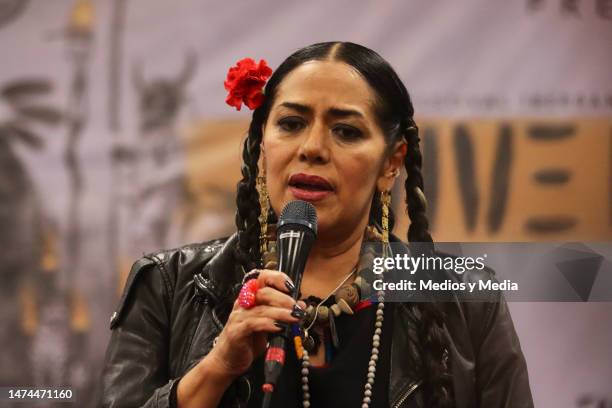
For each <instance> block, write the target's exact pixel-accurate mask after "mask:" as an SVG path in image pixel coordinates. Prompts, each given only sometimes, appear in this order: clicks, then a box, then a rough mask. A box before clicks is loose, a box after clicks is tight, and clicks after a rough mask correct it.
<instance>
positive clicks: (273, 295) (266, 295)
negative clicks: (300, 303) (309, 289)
mask: <svg viewBox="0 0 612 408" xmlns="http://www.w3.org/2000/svg"><path fill="white" fill-rule="evenodd" d="M255 304H257V305H269V306H277V307H283V308H285V309H291V308H293V305H295V300H293V298H292V297H291V296H289V295H287V294H286V293H283V292H280V291H278V290H277V289H275V288H272V287H268V286H266V287H264V288H261V289H259V290H258V291H257V293H255Z"/></svg>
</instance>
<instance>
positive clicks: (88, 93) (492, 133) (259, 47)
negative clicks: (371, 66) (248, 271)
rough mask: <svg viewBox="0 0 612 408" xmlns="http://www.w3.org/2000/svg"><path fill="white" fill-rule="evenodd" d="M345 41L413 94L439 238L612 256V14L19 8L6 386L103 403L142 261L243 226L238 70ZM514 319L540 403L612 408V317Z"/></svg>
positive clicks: (10, 8)
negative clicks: (581, 244)
mask: <svg viewBox="0 0 612 408" xmlns="http://www.w3.org/2000/svg"><path fill="white" fill-rule="evenodd" d="M329 40H347V41H353V42H358V43H362V44H364V45H366V46H369V47H371V48H373V49H375V50H377V51H378V52H380V53H381V54H382V55H383V56H384V57H385V58H386V59H387V60H389V61H390V62H391V64H392V65H393V66H394V67H395V68H396V70H397V71H398V73H399V74H400V76H401V77H402V79H403V80H404V81H405V83H406V84H407V87H408V89H409V91H410V92H411V95H412V97H413V101H414V104H415V108H416V111H417V123H418V124H419V127H420V129H421V135H422V139H423V151H424V166H425V167H424V171H425V180H426V194H427V195H428V197H429V200H430V207H429V216H430V218H431V221H432V226H433V228H432V232H433V236H434V239H435V240H437V241H475V242H487V241H499V242H504V241H608V242H611V245H612V52H610V50H612V3H611V2H610V1H606V0H590V1H561V0H548V1H545V0H539V1H538V0H521V1H518V0H517V1H513V2H507V1H502V0H495V1H488V0H467V1H462V2H450V1H443V2H429V1H425V0H413V1H399V0H397V1H391V0H389V1H380V2H365V1H349V0H338V1H333V2H327V1H309V2H280V1H272V0H266V1H258V2H253V1H251V2H249V1H234V2H222V3H219V2H214V1H201V0H180V1H173V2H168V1H163V0H104V1H102V0H97V1H89V0H53V1H45V0H29V1H28V0H1V1H0V245H1V246H0V248H2V251H0V265H2V266H1V268H0V277H1V279H2V280H1V282H2V283H1V286H0V317H1V319H0V321H1V322H2V323H1V324H2V329H1V330H0V339H1V344H2V349H1V350H0V386H9V385H59V384H64V385H65V384H69V385H70V386H71V387H73V389H74V390H75V393H76V395H77V400H78V406H91V405H92V404H93V397H94V395H95V392H96V382H97V378H98V375H99V370H100V364H101V360H102V357H103V354H104V350H105V346H106V342H107V340H108V336H109V334H110V333H109V330H108V320H109V317H110V314H111V312H112V310H113V308H114V306H115V304H116V301H117V299H118V296H119V294H120V292H121V289H122V285H123V282H124V280H125V277H126V273H127V271H128V270H129V267H130V265H131V263H132V262H133V261H134V260H135V259H136V258H137V257H138V256H140V255H141V254H142V253H143V252H147V251H151V250H155V249H158V248H163V247H172V246H177V245H181V244H184V243H188V242H196V241H202V240H207V239H212V238H215V237H219V236H223V235H227V234H230V233H231V232H232V230H233V215H234V187H235V183H236V181H237V180H238V176H239V162H238V159H239V157H240V156H239V151H240V142H241V140H242V137H243V135H244V132H245V131H246V129H247V126H248V113H246V112H240V113H237V112H235V111H233V110H232V109H230V108H229V107H228V106H226V105H225V103H224V100H225V91H224V89H223V85H222V83H223V79H224V76H225V73H226V70H227V68H228V67H229V66H231V65H233V64H234V63H235V62H236V61H237V60H238V59H241V58H243V57H245V56H251V57H253V58H265V59H267V61H268V62H269V64H270V65H271V66H272V67H275V66H276V65H278V64H279V63H280V61H282V59H283V58H284V57H286V56H287V55H288V54H289V53H291V52H292V51H293V50H295V49H297V48H299V47H301V46H304V45H307V44H310V43H314V42H319V41H329ZM400 193H401V192H400V191H399V190H398V191H397V193H396V194H395V195H396V200H395V202H396V203H398V202H401V201H402V200H401V197H400V196H399V194H400ZM396 213H400V214H401V213H402V211H401V210H399V211H396ZM406 226H407V220H406V219H405V217H404V218H401V217H400V222H398V225H397V232H398V233H400V234H403V233H404V231H405V229H406ZM510 307H511V310H512V313H513V317H514V321H515V325H516V327H517V330H518V332H519V335H520V338H521V341H522V345H523V349H524V352H525V355H526V357H527V361H528V365H529V371H530V379H531V383H532V388H533V393H534V398H535V402H536V405H537V406H542V407H552V406H555V407H590V406H593V407H594V406H612V394H611V392H610V389H611V388H610V387H609V385H610V383H611V382H610V379H611V378H612V357H610V353H609V350H608V347H609V344H612V320H611V316H612V306H611V305H610V304H609V303H580V304H579V303H564V304H561V303H512V304H511V305H510ZM597 404H608V405H597ZM41 406H44V404H41Z"/></svg>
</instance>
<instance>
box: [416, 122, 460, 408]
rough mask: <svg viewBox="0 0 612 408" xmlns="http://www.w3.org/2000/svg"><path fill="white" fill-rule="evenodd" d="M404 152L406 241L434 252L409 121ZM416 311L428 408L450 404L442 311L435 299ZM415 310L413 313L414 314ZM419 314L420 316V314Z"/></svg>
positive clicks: (418, 154) (419, 159)
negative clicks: (407, 221) (408, 221)
mask: <svg viewBox="0 0 612 408" xmlns="http://www.w3.org/2000/svg"><path fill="white" fill-rule="evenodd" d="M405 136H406V142H407V147H408V149H407V153H406V157H405V160H404V166H405V167H406V173H407V177H406V181H405V183H404V187H405V188H406V204H407V211H408V215H409V217H410V227H409V228H408V241H409V242H411V243H416V245H411V249H413V250H416V252H417V253H416V255H417V256H420V255H421V254H423V253H426V254H431V253H433V245H432V242H433V240H432V238H431V235H430V233H429V231H428V228H429V222H428V221H427V215H426V203H425V201H424V195H422V194H421V193H420V192H418V191H417V190H416V188H419V189H420V191H421V192H422V191H423V176H422V174H421V164H422V161H423V159H422V155H421V150H420V147H419V135H418V128H417V126H416V124H415V123H414V122H413V121H411V123H410V124H409V126H408V128H407V129H406V135H405ZM412 307H413V308H417V309H418V312H416V311H414V310H413V315H414V316H415V318H416V321H417V327H418V330H417V336H418V338H419V345H418V346H417V347H418V349H419V350H420V351H421V352H420V356H421V359H420V360H421V361H420V362H419V363H420V364H418V366H419V367H420V368H421V370H422V371H423V374H424V378H425V381H424V388H425V390H426V392H425V395H427V398H428V401H426V405H427V406H429V407H436V408H443V407H450V406H452V395H451V392H452V381H451V378H450V375H449V373H448V367H447V366H446V362H445V360H446V359H447V356H446V355H445V354H446V352H447V351H446V350H447V349H448V339H447V337H446V334H445V332H444V328H443V327H444V314H443V312H442V311H441V310H440V309H439V308H438V305H437V304H436V303H434V302H423V303H418V304H413V305H412ZM414 312H416V313H414ZM419 315H420V316H419Z"/></svg>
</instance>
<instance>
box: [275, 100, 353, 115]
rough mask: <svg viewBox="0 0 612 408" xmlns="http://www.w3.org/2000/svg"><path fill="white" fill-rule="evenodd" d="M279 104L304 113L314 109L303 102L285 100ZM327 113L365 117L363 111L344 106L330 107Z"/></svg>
mask: <svg viewBox="0 0 612 408" xmlns="http://www.w3.org/2000/svg"><path fill="white" fill-rule="evenodd" d="M279 106H282V107H285V108H289V109H293V110H295V111H297V112H300V113H302V114H308V113H312V112H313V109H312V108H311V107H310V106H308V105H303V104H301V103H295V102H283V103H281V104H279ZM327 115H329V116H334V117H338V118H346V117H348V116H357V117H359V118H363V117H364V115H363V113H361V112H359V111H357V110H354V109H343V108H330V109H328V110H327Z"/></svg>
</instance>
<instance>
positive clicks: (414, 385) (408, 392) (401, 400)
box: [393, 381, 423, 408]
mask: <svg viewBox="0 0 612 408" xmlns="http://www.w3.org/2000/svg"><path fill="white" fill-rule="evenodd" d="M422 382H423V381H417V382H413V383H412V384H410V386H408V388H407V389H406V391H404V393H403V394H402V396H401V397H400V398H399V399H398V400H397V402H396V403H395V404H393V408H399V407H400V406H401V405H402V404H403V403H404V401H406V399H408V397H409V396H410V395H411V394H412V393H413V392H414V391H415V390H416V389H417V388H419V385H421V383H422Z"/></svg>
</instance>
